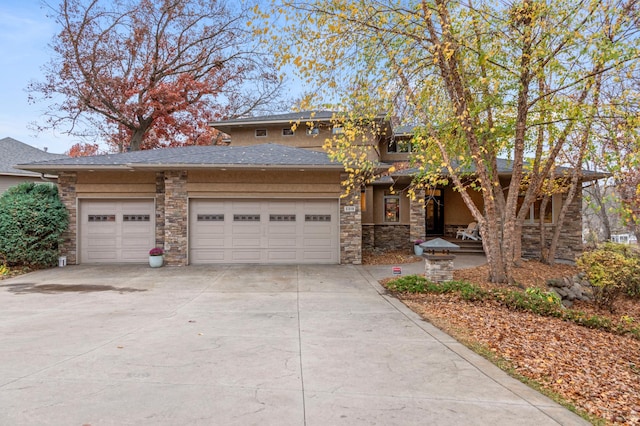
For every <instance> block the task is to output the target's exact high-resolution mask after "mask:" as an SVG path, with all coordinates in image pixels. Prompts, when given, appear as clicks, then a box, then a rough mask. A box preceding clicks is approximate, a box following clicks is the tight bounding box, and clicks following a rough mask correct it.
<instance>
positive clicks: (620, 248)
mask: <svg viewBox="0 0 640 426" xmlns="http://www.w3.org/2000/svg"><path fill="white" fill-rule="evenodd" d="M577 263H578V266H579V267H580V269H582V271H584V273H585V274H586V275H587V278H588V279H589V281H590V282H591V284H592V285H593V289H594V292H593V295H594V299H595V302H596V304H598V305H599V306H601V307H604V308H608V309H609V310H613V303H614V302H615V300H616V299H617V298H618V297H620V296H621V295H622V294H625V293H626V294H628V295H630V296H633V297H638V296H639V295H640V256H638V253H637V251H635V250H633V249H632V248H631V247H629V246H627V245H623V244H614V243H606V244H603V245H602V246H601V247H600V248H598V249H597V250H593V251H589V252H585V253H583V254H582V256H581V257H580V258H579V259H578V262H577Z"/></svg>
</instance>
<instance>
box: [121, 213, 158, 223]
mask: <svg viewBox="0 0 640 426" xmlns="http://www.w3.org/2000/svg"><path fill="white" fill-rule="evenodd" d="M150 220H151V217H150V216H149V215H148V214H124V215H122V221H123V222H149V221H150Z"/></svg>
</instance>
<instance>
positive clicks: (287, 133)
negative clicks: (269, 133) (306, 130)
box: [282, 127, 296, 137]
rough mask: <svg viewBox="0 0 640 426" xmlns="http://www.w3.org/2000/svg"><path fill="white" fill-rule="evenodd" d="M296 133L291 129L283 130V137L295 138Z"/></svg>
mask: <svg viewBox="0 0 640 426" xmlns="http://www.w3.org/2000/svg"><path fill="white" fill-rule="evenodd" d="M289 132H290V133H289ZM295 133H296V132H295V131H294V130H293V129H292V128H291V127H285V128H283V129H282V136H284V137H288V136H293V135H295Z"/></svg>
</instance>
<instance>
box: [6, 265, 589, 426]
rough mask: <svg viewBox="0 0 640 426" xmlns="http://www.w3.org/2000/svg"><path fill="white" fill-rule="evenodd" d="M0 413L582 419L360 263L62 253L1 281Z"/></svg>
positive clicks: (107, 421)
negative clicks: (51, 263)
mask: <svg viewBox="0 0 640 426" xmlns="http://www.w3.org/2000/svg"><path fill="white" fill-rule="evenodd" d="M0 424H3V425H4V424H6V425H43V424H53V425H78V426H80V425H93V426H97V425H146V424H148V425H187V424H188V425H192V424H195V425H254V424H255V425H323V426H324V425H337V424H344V425H372V424H377V425H412V424H437V425H461V424H465V425H472V424H476V425H487V424H491V425H514V424H518V425H536V426H540V425H553V424H563V425H571V424H587V423H585V422H584V421H582V420H581V419H580V418H578V417H577V416H575V415H573V414H572V413H570V412H569V411H567V410H565V409H564V408H561V407H560V406H558V405H557V404H555V403H553V402H552V401H550V400H549V399H547V398H545V397H543V396H541V395H540V394H538V393H537V392H535V391H533V390H531V389H529V388H528V387H526V386H524V385H523V384H521V383H519V382H517V381H515V380H513V379H511V378H509V377H508V376H507V375H506V374H504V373H502V372H501V371H499V370H498V369H497V368H495V367H494V366H493V365H491V364H490V363H488V362H487V361H485V360H484V359H483V358H481V357H479V356H477V355H475V354H474V353H472V352H471V351H469V350H467V349H466V348H465V347H463V346H462V345H461V344H459V343H457V342H456V341H455V340H453V339H452V338H451V337H449V336H448V335H446V334H444V333H442V332H440V331H439V330H437V329H435V328H434V327H432V326H431V325H430V324H428V323H425V322H423V321H421V320H420V319H419V317H417V316H416V315H414V314H413V313H412V312H411V311H409V310H408V309H407V308H405V307H404V305H402V304H401V303H399V302H398V301H397V300H395V299H393V298H391V297H387V296H385V295H384V292H383V290H382V288H381V287H379V286H378V284H377V282H376V281H375V279H374V278H373V277H372V275H371V274H370V272H369V270H368V269H367V268H366V267H360V266H209V267H196V266H189V267H183V268H168V267H164V268H159V269H151V268H149V267H146V266H141V265H135V266H120V265H119V266H100V267H98V266H68V267H65V268H56V269H51V270H46V271H39V272H35V273H31V274H27V275H24V276H21V277H17V278H13V279H10V280H5V281H0Z"/></svg>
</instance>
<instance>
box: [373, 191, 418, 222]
mask: <svg viewBox="0 0 640 426" xmlns="http://www.w3.org/2000/svg"><path fill="white" fill-rule="evenodd" d="M385 195H392V196H398V197H400V222H399V223H398V222H385V221H384V197H385ZM372 210H373V222H363V223H374V224H376V225H382V224H384V225H394V224H396V225H397V224H405V225H408V224H409V222H410V217H411V214H410V204H409V197H407V193H406V192H404V191H401V190H399V189H398V188H395V192H394V193H393V194H391V191H390V189H389V187H384V186H374V187H373V209H372Z"/></svg>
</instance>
